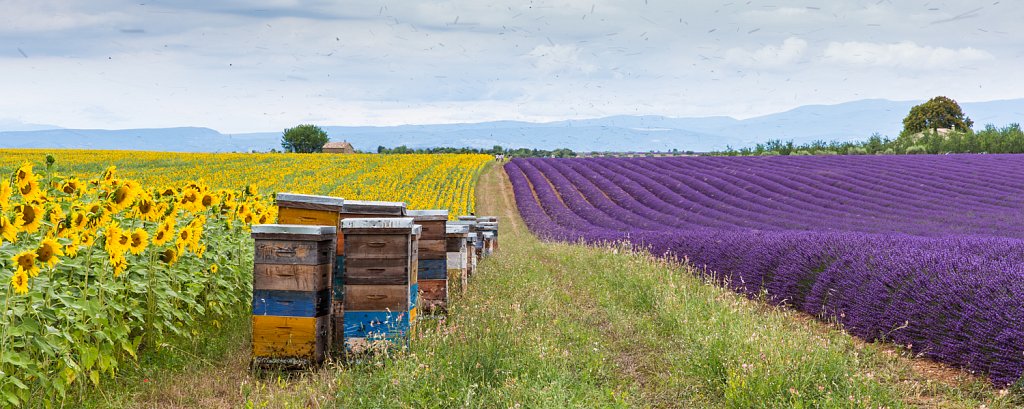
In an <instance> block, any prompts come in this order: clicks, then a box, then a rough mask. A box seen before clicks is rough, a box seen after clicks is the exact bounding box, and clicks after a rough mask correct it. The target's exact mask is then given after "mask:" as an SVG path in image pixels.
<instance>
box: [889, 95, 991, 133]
mask: <svg viewBox="0 0 1024 409" xmlns="http://www.w3.org/2000/svg"><path fill="white" fill-rule="evenodd" d="M972 126H974V121H972V120H971V118H968V117H967V115H964V111H963V110H961V109H960V104H957V103H956V101H954V100H952V99H950V98H946V97H942V96H939V97H935V98H932V99H930V100H928V102H925V103H923V104H921V105H916V106H914V107H913V108H910V113H909V114H907V117H906V118H903V132H902V135H912V134H915V133H918V132H924V131H925V130H929V129H930V130H935V129H938V128H949V129H955V130H957V131H961V132H965V131H969V130H970V129H971V127H972Z"/></svg>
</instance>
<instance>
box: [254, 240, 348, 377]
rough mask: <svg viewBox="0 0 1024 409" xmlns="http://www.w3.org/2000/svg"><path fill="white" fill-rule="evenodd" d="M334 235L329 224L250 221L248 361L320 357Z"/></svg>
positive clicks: (300, 361) (325, 338)
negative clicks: (252, 241)
mask: <svg viewBox="0 0 1024 409" xmlns="http://www.w3.org/2000/svg"><path fill="white" fill-rule="evenodd" d="M336 234H337V228H335V227H333V226H298V225H254V226H252V237H253V238H254V239H255V241H256V248H255V256H254V260H253V261H254V266H253V297H252V313H253V317H252V334H253V335H252V357H253V364H254V365H256V366H265V365H284V366H299V365H312V364H319V363H321V362H323V360H324V357H325V355H326V353H327V349H328V345H329V342H330V340H329V337H330V331H329V325H330V293H329V291H330V289H329V286H330V275H331V270H332V269H333V267H334V266H333V262H334V253H335V247H336V244H335V243H336V240H337V238H336V237H337V236H336Z"/></svg>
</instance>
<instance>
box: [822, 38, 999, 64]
mask: <svg viewBox="0 0 1024 409" xmlns="http://www.w3.org/2000/svg"><path fill="white" fill-rule="evenodd" d="M824 57H825V60H826V61H829V62H833V63H838V64H858V65H873V66H885V67H901V68H919V69H931V68H939V69H942V68H955V67H957V66H960V65H963V64H966V63H974V62H978V61H985V60H991V59H993V58H994V57H993V56H992V54H989V53H988V52H987V51H984V50H979V49H977V48H973V47H965V48H957V49H953V48H945V47H931V46H920V45H917V44H916V43H914V42H913V41H903V42H899V43H867V42H858V41H850V42H832V43H829V44H828V47H826V48H825V54H824Z"/></svg>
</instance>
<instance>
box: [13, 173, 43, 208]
mask: <svg viewBox="0 0 1024 409" xmlns="http://www.w3.org/2000/svg"><path fill="white" fill-rule="evenodd" d="M18 193H21V197H22V198H23V199H24V201H26V202H27V201H30V200H35V199H39V198H41V197H43V190H42V189H40V188H39V181H38V180H36V179H35V178H34V177H33V178H32V179H28V180H27V181H25V183H24V184H19V185H18Z"/></svg>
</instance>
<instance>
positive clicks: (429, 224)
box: [406, 210, 448, 313]
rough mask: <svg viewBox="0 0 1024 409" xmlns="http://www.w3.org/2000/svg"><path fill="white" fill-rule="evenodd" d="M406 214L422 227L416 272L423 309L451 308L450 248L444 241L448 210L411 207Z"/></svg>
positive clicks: (427, 310) (428, 311) (436, 310)
mask: <svg viewBox="0 0 1024 409" xmlns="http://www.w3.org/2000/svg"><path fill="white" fill-rule="evenodd" d="M406 214H407V215H408V216H410V217H412V218H413V221H414V222H415V223H416V224H418V225H420V226H422V227H423V234H422V235H421V237H420V239H419V246H418V248H419V270H418V272H417V276H418V281H417V286H418V288H419V295H420V296H419V301H420V306H421V307H422V311H423V312H424V313H433V312H444V311H447V308H448V252H447V250H446V247H447V244H446V243H445V234H446V225H447V222H448V211H447V210H409V211H406Z"/></svg>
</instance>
